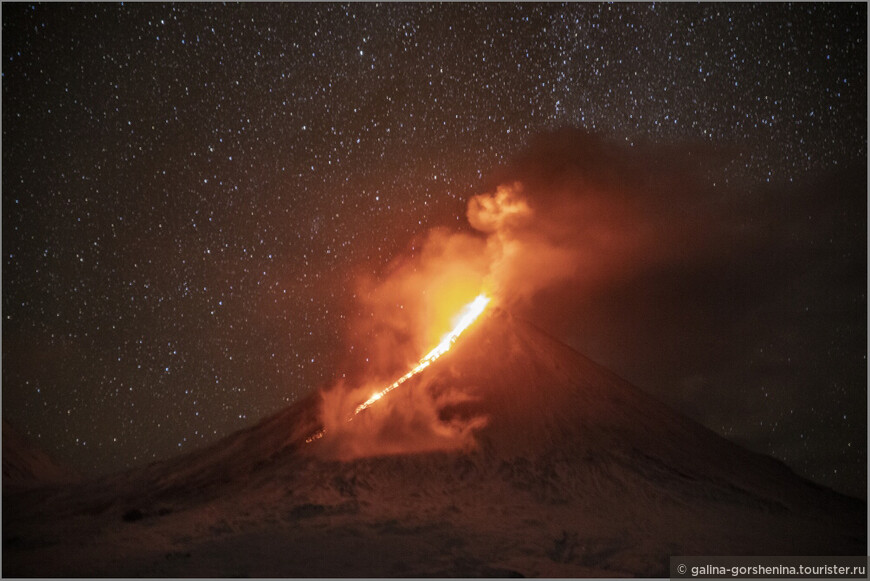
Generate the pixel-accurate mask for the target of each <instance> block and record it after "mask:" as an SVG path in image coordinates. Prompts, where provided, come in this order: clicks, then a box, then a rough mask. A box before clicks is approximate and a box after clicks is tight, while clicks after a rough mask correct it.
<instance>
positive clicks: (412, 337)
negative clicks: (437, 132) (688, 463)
mask: <svg viewBox="0 0 870 581" xmlns="http://www.w3.org/2000/svg"><path fill="white" fill-rule="evenodd" d="M735 155H736V152H735V151H733V150H721V149H720V150H714V149H711V148H708V147H697V146H687V145H681V146H668V147H663V146H660V145H655V146H654V145H651V144H650V145H640V146H637V147H628V146H627V145H623V144H620V143H614V142H611V141H607V140H605V139H603V138H601V137H599V136H595V135H590V134H588V133H585V132H581V131H575V130H564V131H559V132H555V133H552V134H548V135H544V136H541V137H540V138H538V139H537V140H535V141H533V142H532V143H530V145H529V147H527V148H526V150H524V151H523V152H521V153H520V154H519V155H517V156H516V157H515V158H513V159H512V160H511V161H510V162H508V163H507V164H506V165H505V166H504V167H503V168H501V169H500V170H499V171H497V172H496V173H495V174H494V175H493V176H492V178H491V180H490V182H489V185H488V187H487V188H485V189H484V191H482V192H480V193H478V194H476V195H473V196H471V197H470V198H469V204H468V209H467V219H468V226H469V227H468V229H467V230H466V231H463V232H451V231H447V230H443V229H438V230H433V231H431V232H429V233H428V234H427V235H426V236H424V237H423V238H422V239H420V240H416V241H415V242H414V244H413V245H412V252H410V253H409V254H408V255H407V256H403V257H400V258H399V259H397V260H396V261H395V262H394V263H393V264H391V265H390V267H389V268H388V269H387V271H386V272H385V273H384V274H383V275H382V276H381V277H379V278H374V277H363V278H361V279H360V280H359V281H358V286H357V293H356V296H357V298H358V300H359V305H360V308H359V314H360V316H359V317H357V318H356V320H355V321H353V323H352V325H351V333H350V336H349V339H350V342H351V344H353V345H356V346H365V348H363V347H360V350H361V351H362V350H364V351H365V353H366V354H367V356H368V361H366V362H365V366H364V368H365V371H364V372H362V373H361V374H360V376H359V378H357V380H356V382H355V384H356V385H361V384H365V385H368V386H369V388H368V391H366V389H362V390H360V392H359V393H358V394H355V395H357V396H358V399H360V400H362V399H365V398H366V397H368V395H370V393H371V391H372V390H373V389H377V388H372V387H371V386H380V387H383V386H385V385H388V384H389V383H391V382H392V381H393V380H395V379H396V378H397V377H398V376H400V375H401V374H403V373H404V372H405V371H407V370H408V369H410V368H411V367H412V366H413V365H414V364H415V363H416V361H417V360H418V359H419V357H420V356H421V355H422V354H423V353H425V352H426V351H427V350H428V349H430V348H431V347H432V346H433V345H434V344H435V343H437V340H438V337H440V336H441V335H443V333H445V332H446V331H447V330H448V329H447V328H446V327H445V326H444V325H445V323H444V321H445V320H447V318H446V317H445V313H439V312H438V309H439V305H442V306H443V305H446V306H444V307H443V308H444V309H447V310H450V309H457V308H458V305H461V304H464V302H467V301H468V300H471V298H473V297H474V296H475V295H476V294H477V293H478V292H479V290H480V289H485V290H486V291H487V292H488V293H489V294H490V295H491V296H493V297H494V299H495V302H496V303H497V304H498V306H501V307H503V308H506V309H508V310H510V311H512V312H513V313H514V314H515V315H519V316H521V317H523V318H526V319H529V320H532V321H533V322H535V323H537V324H538V325H539V326H540V327H542V328H544V329H546V330H548V331H549V332H551V333H553V334H555V335H557V336H559V337H560V338H562V339H563V340H565V341H566V342H568V343H569V344H571V345H572V346H574V347H575V348H577V349H578V350H579V351H581V352H583V353H585V354H587V355H589V356H591V357H592V358H593V359H596V360H598V361H599V362H601V363H603V364H604V365H606V366H608V367H611V368H612V369H614V370H615V371H617V372H618V373H620V374H621V375H623V376H624V377H626V378H627V379H629V380H630V381H632V382H633V383H635V384H637V385H638V386H639V387H641V388H644V389H646V390H648V391H650V392H653V393H654V394H655V395H657V396H659V397H661V398H662V399H664V400H665V401H666V402H668V403H670V404H671V405H673V406H675V407H677V408H678V409H681V410H682V411H684V412H685V413H688V414H689V415H691V416H693V417H695V418H696V419H698V420H700V421H702V422H703V423H705V424H706V425H708V426H709V427H711V428H712V429H714V430H716V431H719V432H720V433H722V434H723V435H726V436H729V437H732V438H733V439H736V440H738V441H741V442H742V443H744V444H746V445H748V446H749V447H751V448H753V449H756V450H758V451H761V452H764V453H768V454H773V455H776V456H779V457H781V458H783V459H785V460H786V461H787V462H789V463H790V464H791V465H792V466H793V467H794V468H796V469H797V470H798V471H799V472H801V473H803V474H805V475H807V476H809V477H811V478H814V477H815V478H816V479H818V478H819V473H816V472H815V471H822V470H826V469H828V468H829V467H826V464H825V463H830V462H829V460H828V456H829V455H830V454H829V453H828V452H827V451H828V450H830V449H838V450H839V449H842V448H843V447H845V446H846V443H847V441H850V442H852V444H851V449H852V450H855V454H854V455H855V456H856V459H855V461H854V463H849V462H850V461H846V462H845V464H844V465H841V466H840V469H839V473H840V474H841V475H842V474H843V472H847V473H849V476H842V477H841V478H840V480H838V481H837V482H839V483H841V484H842V487H841V489H843V490H846V491H848V492H852V493H854V494H861V491H862V490H863V488H864V486H863V483H864V482H866V465H865V464H864V462H863V460H860V458H859V456H860V455H861V454H862V453H863V452H864V451H865V450H866V447H865V445H864V440H865V438H864V437H863V434H865V433H866V414H865V413H864V407H865V406H864V405H863V404H862V402H863V401H864V400H863V399H862V397H863V394H864V393H865V392H864V391H862V388H863V385H864V374H865V372H866V367H865V363H864V359H863V355H864V352H865V349H866V337H865V331H866V325H865V324H864V321H865V320H866V292H865V288H866V285H865V282H866V220H865V216H866V201H865V197H866V196H865V192H866V171H865V170H864V168H863V167H858V168H840V169H839V170H838V171H837V172H831V173H829V174H827V175H820V176H816V177H805V179H803V180H802V181H801V183H798V184H794V185H790V186H788V187H783V186H779V187H774V186H769V185H759V184H757V183H753V182H751V181H749V180H744V183H742V184H738V185H734V184H732V185H724V182H723V179H722V176H724V175H726V174H725V171H724V168H725V165H726V161H727V160H728V159H729V158H731V157H734V156H735ZM716 176H719V177H718V178H717V177H716ZM714 181H715V182H718V185H717V186H716V187H714V186H713V182H714ZM445 296H450V297H452V299H451V300H446V301H445V300H444V297H445ZM433 321H434V322H438V323H439V324H440V326H439V325H438V324H434V325H433ZM361 379H363V380H365V381H360V380H361ZM832 389H834V390H835V391H834V392H833V393H832V392H831V390H832ZM401 391H402V390H401V389H400V390H396V391H395V392H393V393H391V394H390V397H389V398H385V400H388V399H393V398H394V395H397V394H399V393H400V392H401ZM338 393H339V392H338V391H336V393H334V394H332V396H329V397H332V398H333V399H337V398H338V396H337V394H338ZM341 393H342V394H344V395H343V396H342V397H350V399H353V397H351V396H349V395H348V392H347V391H344V390H342V391H341ZM402 397H406V396H402ZM330 401H331V403H330V402H327V405H326V406H325V408H327V412H325V413H326V415H328V414H329V410H335V409H337V408H338V407H340V406H338V405H337V404H336V402H335V401H332V400H330ZM356 403H359V402H356ZM381 403H385V402H378V405H379V406H380V405H381ZM440 403H441V402H437V401H434V400H432V399H431V398H429V399H427V396H425V395H420V396H419V397H417V399H416V400H406V401H403V404H402V406H397V405H393V404H389V403H386V405H384V406H381V407H382V408H383V409H382V410H381V412H379V414H381V417H383V418H387V417H390V418H391V419H390V421H391V422H394V425H396V426H404V432H403V433H402V438H403V439H404V441H406V442H415V444H413V445H409V446H407V448H408V449H414V448H415V446H418V445H423V444H421V443H422V442H429V443H431V442H439V445H440V446H442V448H443V449H452V448H456V447H464V446H467V445H469V443H470V442H472V443H473V441H472V440H471V439H470V434H472V433H473V428H472V427H469V426H452V427H445V426H444V425H440V424H439V421H438V419H437V418H438V414H437V410H438V408H439V405H440ZM374 407H377V406H374ZM387 407H389V408H390V410H391V411H389V412H388V411H387ZM399 407H401V408H402V411H396V410H397V409H399ZM846 408H849V409H852V408H854V409H855V413H854V414H853V415H854V419H853V420H852V422H851V423H848V424H847V425H843V426H840V427H838V428H836V429H830V423H829V419H830V418H831V417H832V416H837V415H842V413H843V409H846ZM390 413H392V414H393V415H392V416H390ZM354 423H355V422H354ZM352 424H353V423H352ZM352 424H348V425H352ZM360 429H361V428H360ZM809 432H813V433H815V434H817V436H816V438H817V440H816V445H815V447H813V446H809V447H807V446H804V448H803V449H802V450H800V451H799V452H797V453H796V452H795V447H796V446H797V445H798V443H800V441H801V439H802V437H803V439H805V438H806V434H807V433H809ZM385 434H387V431H384V430H381V436H383V438H382V440H383V441H384V442H385V441H387V440H389V437H387V436H386V435H385ZM801 434H803V436H801ZM433 435H434V436H433ZM417 436H419V437H417ZM391 446H392V445H391ZM387 448H389V449H391V450H392V449H394V448H395V446H393V447H390V446H375V447H374V449H376V450H384V449H387ZM395 451H400V450H398V449H396V450H395ZM402 451H408V450H407V449H406V450H402ZM355 453H362V452H360V451H359V450H357V452H355ZM351 455H352V454H351ZM835 485H836V483H835Z"/></svg>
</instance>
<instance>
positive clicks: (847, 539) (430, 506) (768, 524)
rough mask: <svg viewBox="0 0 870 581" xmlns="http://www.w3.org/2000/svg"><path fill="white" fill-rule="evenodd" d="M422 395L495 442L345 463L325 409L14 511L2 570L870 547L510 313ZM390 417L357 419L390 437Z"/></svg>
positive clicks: (849, 519) (563, 562) (609, 571)
mask: <svg viewBox="0 0 870 581" xmlns="http://www.w3.org/2000/svg"><path fill="white" fill-rule="evenodd" d="M401 390H402V391H401V392H400V390H396V392H393V393H392V394H390V396H389V398H406V401H407V403H408V405H414V404H413V400H414V398H418V399H419V398H423V399H425V400H426V401H428V402H440V407H439V409H438V415H439V417H440V419H441V420H442V421H443V422H445V425H453V424H456V423H463V422H465V425H474V426H476V427H475V431H474V432H473V435H474V441H475V442H476V446H474V447H473V448H472V449H467V450H452V451H440V452H431V451H430V452H417V453H414V452H413V451H412V450H411V449H410V448H408V449H406V450H405V451H404V452H403V453H396V454H391V455H374V456H366V455H365V454H363V455H362V457H358V458H356V459H354V460H347V461H338V460H333V459H330V458H334V456H333V455H332V454H331V453H330V451H331V450H334V444H335V442H334V441H330V433H329V432H327V435H326V436H325V437H324V438H323V439H321V440H317V441H315V442H312V443H311V444H305V438H306V437H307V436H309V435H310V434H312V433H313V432H314V431H315V430H317V428H318V427H319V423H318V414H317V408H318V398H317V397H316V396H315V397H311V398H309V399H307V400H305V401H302V402H299V403H297V404H296V405H294V406H291V407H290V408H288V409H286V410H284V411H282V412H281V413H279V414H277V415H275V416H273V417H271V418H268V419H266V420H264V421H262V422H261V423H260V424H258V425H256V426H254V427H252V428H250V429H247V430H244V431H242V432H239V433H237V434H233V435H231V436H229V437H227V438H225V439H224V440H222V441H221V442H218V443H217V444H216V445H214V446H211V447H209V448H206V449H203V450H201V451H198V452H195V453H192V454H189V455H186V456H183V457H179V458H177V459H175V460H171V461H168V462H163V463H159V464H154V465H151V466H148V467H145V468H142V469H138V470H134V471H131V472H127V473H124V474H119V475H115V476H112V477H109V478H104V479H102V480H100V481H98V482H92V483H87V484H82V485H80V486H77V487H74V488H73V487H66V488H59V489H58V490H57V491H56V492H55V493H54V494H52V495H49V496H47V497H40V498H39V499H38V502H34V503H32V504H30V505H24V504H23V503H17V504H16V503H14V502H13V503H12V504H11V506H12V510H8V511H7V510H6V509H7V507H8V506H10V504H9V503H8V502H4V529H3V530H4V555H3V556H4V560H3V563H4V564H3V573H4V575H40V576H52V575H63V576H78V575H86V576H107V575H112V576H136V575H146V576H237V575H243V576H258V577H269V576H279V577H293V576H308V577H317V576H327V577H344V576H350V577H367V576H400V577H408V576H432V575H435V576H513V575H524V576H548V577H549V576H573V577H578V576H579V577H582V576H636V575H642V576H653V575H665V574H666V571H667V564H668V558H669V556H670V555H679V554H768V555H787V554H804V555H828V554H863V552H864V551H865V550H866V505H865V504H864V503H862V502H860V501H858V500H854V499H850V498H846V497H843V496H841V495H838V494H836V493H834V492H832V491H830V490H827V489H823V488H821V487H819V486H817V485H814V484H812V483H810V482H808V481H806V480H803V479H801V478H799V477H797V476H796V475H795V474H793V473H792V472H791V471H790V470H789V469H788V468H787V467H786V466H784V465H783V464H781V463H779V462H777V461H775V460H773V459H770V458H767V457H764V456H761V455H758V454H754V453H751V452H748V451H746V450H744V449H742V448H740V447H738V446H736V445H734V444H732V443H730V442H728V441H726V440H724V439H722V438H721V437H719V436H717V435H716V434H714V433H712V432H710V431H709V430H707V429H706V428H704V427H703V426H700V425H699V424H697V423H695V422H693V421H691V420H689V419H687V418H685V417H682V416H680V415H679V414H677V413H675V412H674V411H672V410H670V409H669V408H667V407H666V406H664V405H663V404H661V403H659V402H658V401H657V400H655V399H653V398H651V397H649V396H648V395H646V394H644V393H643V392H642V391H640V390H638V389H637V388H635V387H633V386H632V385H630V384H628V383H627V382H625V381H623V380H622V379H620V378H619V377H617V376H616V375H614V374H613V373H611V372H609V371H607V370H606V369H604V368H602V367H600V366H599V365H596V364H595V363H593V362H592V361H590V360H588V359H586V358H585V357H583V356H582V355H580V354H578V353H576V352H575V351H573V350H572V349H570V348H569V347H567V346H565V345H563V344H561V343H559V342H558V341H556V340H554V339H552V338H550V337H548V336H547V335H545V334H544V333H542V332H540V331H539V330H537V329H536V328H534V327H532V326H531V325H528V324H526V323H523V322H520V321H516V320H514V319H512V318H511V317H510V316H509V315H508V314H506V313H504V312H500V311H493V312H492V313H490V314H489V315H487V316H486V317H485V318H484V319H482V320H481V321H479V322H478V323H476V324H475V325H474V326H473V327H471V328H470V329H469V330H468V332H467V333H466V334H465V335H463V337H461V338H460V340H459V341H458V342H457V344H456V345H455V347H454V348H453V349H452V350H451V351H450V352H449V353H448V354H447V355H445V356H444V357H443V358H441V359H440V360H438V361H437V362H436V363H435V364H433V365H432V366H431V367H430V368H428V369H426V370H425V371H424V372H423V373H421V374H420V376H419V377H417V378H415V379H414V380H412V381H409V382H408V383H407V384H406V385H403V386H402V388H401ZM445 394H450V397H446V396H445ZM379 403H380V402H379ZM394 403H395V401H394ZM384 405H385V407H389V406H388V404H386V403H385V404H384ZM365 413H366V414H367V413H368V411H367V412H365ZM378 413H380V412H378V411H376V410H374V409H372V415H371V417H370V418H368V419H367V418H365V417H362V416H361V417H360V418H359V419H358V420H355V421H356V422H358V423H359V424H360V425H361V426H365V423H366V422H369V423H372V422H374V419H375V418H379V419H378V420H377V421H378V422H380V424H377V422H375V423H374V424H373V425H375V428H377V429H378V430H380V432H379V433H381V434H382V433H390V430H389V428H390V426H389V422H390V421H391V420H390V418H392V417H394V416H391V415H390V414H382V415H381V416H377V414H378ZM473 418H477V419H478V420H481V421H477V422H476V423H475V422H471V420H472V419H473ZM370 420H371V421H370ZM451 423H452V424H451ZM346 436H347V434H344V435H342V436H341V437H346ZM333 437H334V438H337V437H339V436H338V435H334V436H333Z"/></svg>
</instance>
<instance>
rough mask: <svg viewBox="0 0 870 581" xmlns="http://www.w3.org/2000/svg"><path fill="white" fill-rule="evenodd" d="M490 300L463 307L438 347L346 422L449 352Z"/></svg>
mask: <svg viewBox="0 0 870 581" xmlns="http://www.w3.org/2000/svg"><path fill="white" fill-rule="evenodd" d="M490 300H491V299H490V298H489V297H488V296H486V295H485V294H480V295H478V296H477V298H475V299H474V300H473V301H471V302H470V303H468V304H467V305H465V307H464V308H463V309H462V312H461V313H460V315H459V321H458V322H457V323H456V326H454V327H453V329H452V330H451V331H450V332H449V333H447V334H446V335H445V336H444V337H443V338H442V339H441V342H440V343H438V345H437V346H436V347H435V348H434V349H432V350H431V351H429V353H427V354H426V355H425V356H424V357H423V358H422V359H420V362H419V363H417V365H416V366H415V367H414V368H413V369H411V370H410V371H409V372H408V373H406V374H405V375H403V376H402V377H400V378H399V379H397V380H396V381H394V382H393V383H391V384H390V385H388V386H387V387H385V388H384V389H382V390H380V391H378V392H376V393H375V394H373V395H372V396H371V397H370V398H368V399H367V400H366V401H364V402H363V403H361V404H360V405H358V406H357V407H356V409H355V410H354V411H353V414H352V415H351V416H350V417H348V418H347V421H351V420H353V418H354V417H355V416H356V415H357V414H359V413H360V412H362V411H363V410H365V409H366V408H368V407H369V406H371V405H372V404H373V403H375V402H376V401H378V400H379V399H381V398H382V397H384V396H385V395H387V394H388V393H390V392H391V391H393V390H394V389H396V388H397V387H399V386H400V385H402V384H403V383H405V382H406V381H408V380H409V379H411V378H412V377H414V376H415V375H417V374H418V373H420V372H421V371H423V370H424V369H426V368H427V367H429V366H430V365H432V362H433V361H435V360H437V359H438V358H439V357H441V356H442V355H444V354H445V353H447V351H449V350H450V348H451V347H452V346H453V344H454V343H455V342H456V339H458V338H459V336H460V335H461V334H462V332H463V331H465V330H466V329H467V328H468V327H469V326H471V324H472V323H474V321H476V320H477V318H478V317H480V315H481V313H483V311H484V310H485V309H486V306H487V305H488V304H489V302H490ZM325 432H326V430H325V429H321V430H318V431H317V432H315V433H314V434H312V435H311V436H309V437H308V438H306V440H305V442H306V443H309V442H313V441H314V440H317V439H320V438H322V437H323V434H324V433H325Z"/></svg>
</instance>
